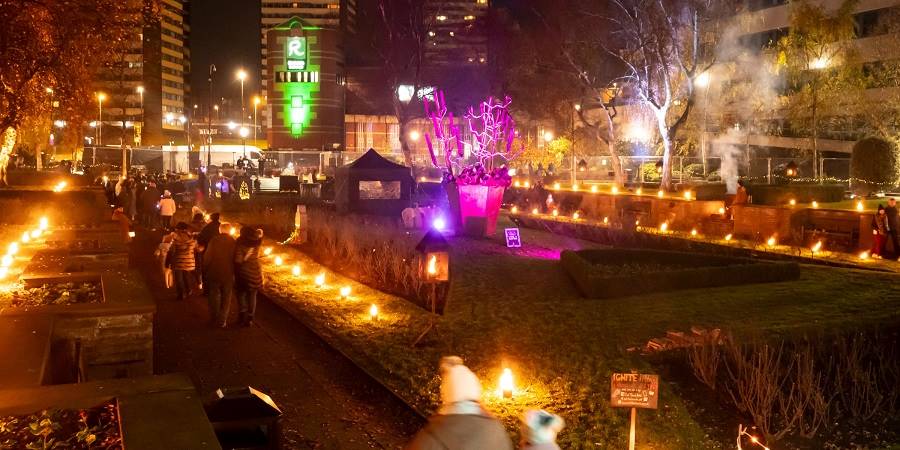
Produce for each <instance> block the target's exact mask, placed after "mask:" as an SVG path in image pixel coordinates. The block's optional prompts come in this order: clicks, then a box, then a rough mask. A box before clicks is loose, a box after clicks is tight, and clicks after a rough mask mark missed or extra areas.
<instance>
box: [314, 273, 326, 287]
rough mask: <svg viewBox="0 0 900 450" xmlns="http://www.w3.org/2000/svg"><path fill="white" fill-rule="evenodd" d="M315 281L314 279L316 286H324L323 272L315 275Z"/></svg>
mask: <svg viewBox="0 0 900 450" xmlns="http://www.w3.org/2000/svg"><path fill="white" fill-rule="evenodd" d="M315 281H316V286H319V287H322V286H324V285H325V274H324V273H320V274H318V275H316V280H315Z"/></svg>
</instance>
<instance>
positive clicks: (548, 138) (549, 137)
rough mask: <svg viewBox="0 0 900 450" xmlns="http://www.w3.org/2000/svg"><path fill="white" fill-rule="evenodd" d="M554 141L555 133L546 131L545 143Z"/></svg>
mask: <svg viewBox="0 0 900 450" xmlns="http://www.w3.org/2000/svg"><path fill="white" fill-rule="evenodd" d="M552 140H553V132H552V131H545V132H544V142H550V141H552Z"/></svg>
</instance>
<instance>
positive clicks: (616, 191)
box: [611, 186, 619, 195]
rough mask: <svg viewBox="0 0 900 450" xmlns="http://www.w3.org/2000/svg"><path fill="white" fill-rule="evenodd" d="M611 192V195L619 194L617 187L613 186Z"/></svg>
mask: <svg viewBox="0 0 900 450" xmlns="http://www.w3.org/2000/svg"><path fill="white" fill-rule="evenodd" d="M611 191H612V195H618V194H619V187H618V186H613V187H612V189H611Z"/></svg>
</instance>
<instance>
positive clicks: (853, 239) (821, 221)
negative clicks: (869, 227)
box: [801, 210, 859, 251]
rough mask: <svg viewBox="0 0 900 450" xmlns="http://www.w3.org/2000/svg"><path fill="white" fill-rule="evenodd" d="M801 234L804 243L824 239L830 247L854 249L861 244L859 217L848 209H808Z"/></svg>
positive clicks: (812, 242)
mask: <svg viewBox="0 0 900 450" xmlns="http://www.w3.org/2000/svg"><path fill="white" fill-rule="evenodd" d="M801 234H802V236H803V242H804V244H810V245H811V244H814V243H815V242H816V241H818V240H824V241H825V243H826V244H828V247H829V248H834V247H839V248H842V249H844V250H848V251H853V250H855V249H856V248H857V247H858V246H859V217H858V214H853V213H848V212H847V211H836V210H821V211H818V210H808V214H807V218H806V220H805V221H804V222H803V224H802V226H801Z"/></svg>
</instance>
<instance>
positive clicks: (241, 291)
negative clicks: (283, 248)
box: [234, 227, 263, 326]
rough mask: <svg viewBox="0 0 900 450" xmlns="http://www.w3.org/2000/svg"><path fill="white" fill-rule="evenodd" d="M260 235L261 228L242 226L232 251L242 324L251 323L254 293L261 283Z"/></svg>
mask: <svg viewBox="0 0 900 450" xmlns="http://www.w3.org/2000/svg"><path fill="white" fill-rule="evenodd" d="M262 237H263V231H262V230H259V229H258V230H254V229H253V228H250V227H242V228H241V235H240V236H239V237H238V239H237V245H236V249H235V251H234V263H235V265H236V267H237V268H236V271H237V282H236V283H235V288H236V290H237V299H238V305H239V307H240V321H241V324H242V325H244V326H250V325H253V316H254V315H255V314H256V294H257V292H258V291H259V288H261V287H262V285H263V273H262V265H261V264H260V263H259V258H260V256H261V255H260V251H259V246H260V245H262Z"/></svg>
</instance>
